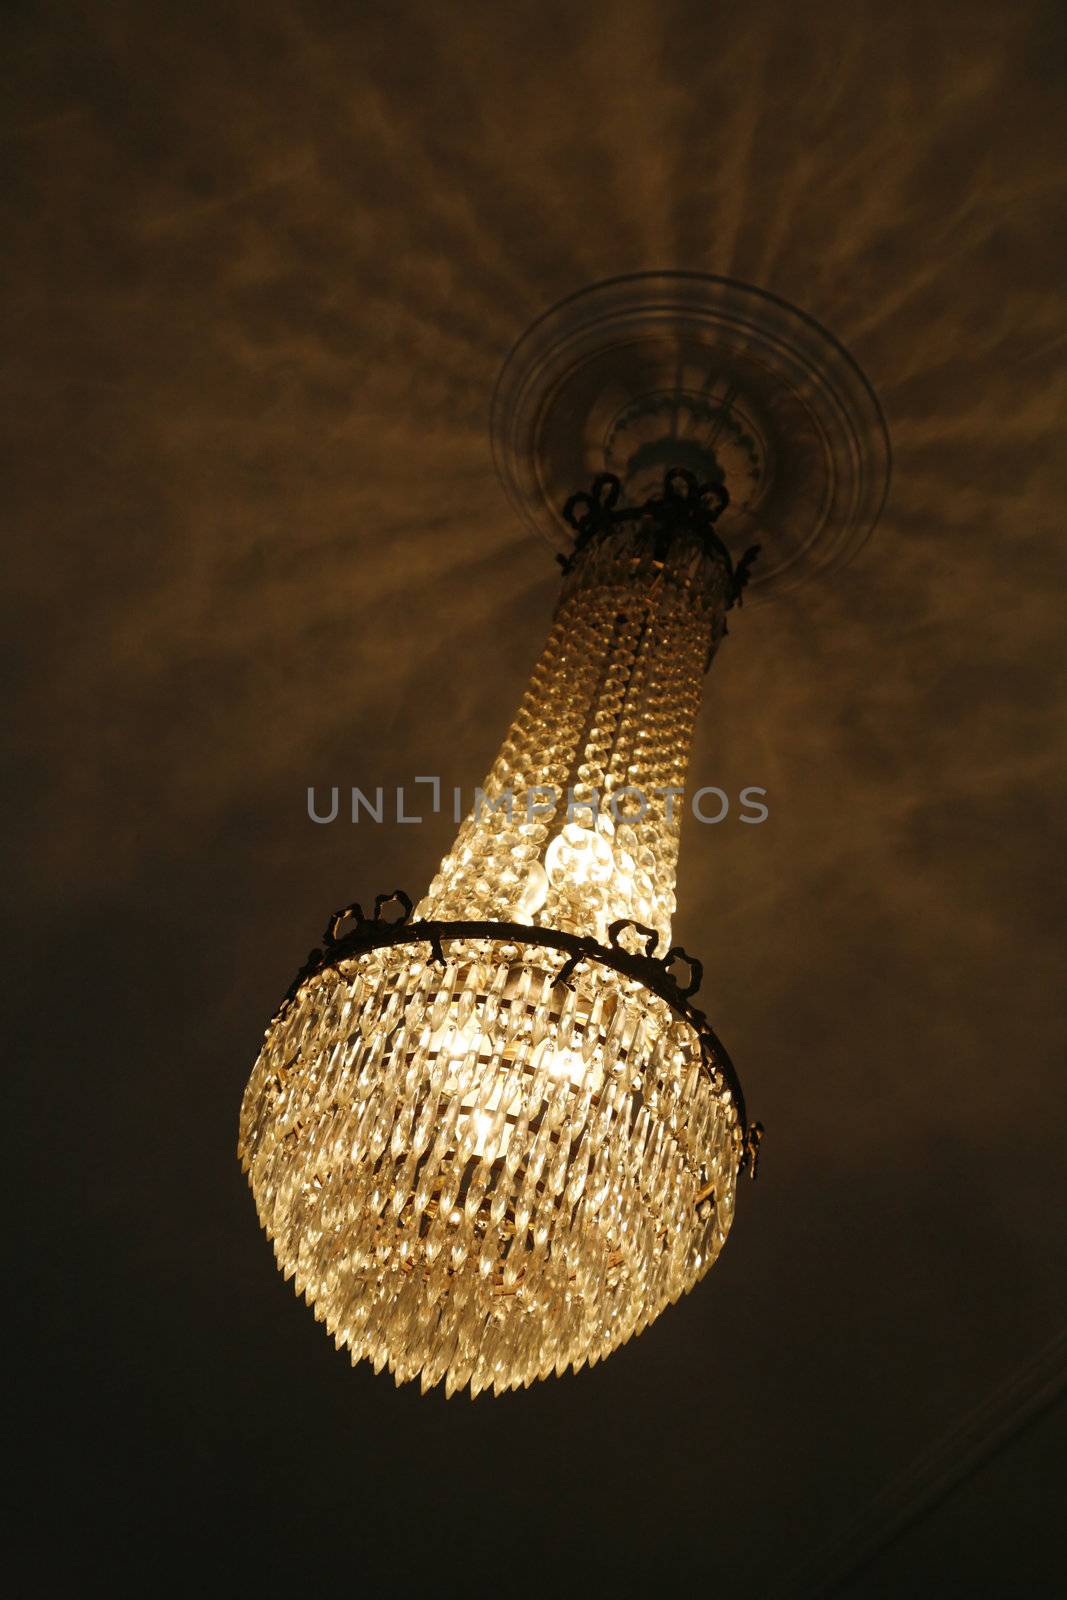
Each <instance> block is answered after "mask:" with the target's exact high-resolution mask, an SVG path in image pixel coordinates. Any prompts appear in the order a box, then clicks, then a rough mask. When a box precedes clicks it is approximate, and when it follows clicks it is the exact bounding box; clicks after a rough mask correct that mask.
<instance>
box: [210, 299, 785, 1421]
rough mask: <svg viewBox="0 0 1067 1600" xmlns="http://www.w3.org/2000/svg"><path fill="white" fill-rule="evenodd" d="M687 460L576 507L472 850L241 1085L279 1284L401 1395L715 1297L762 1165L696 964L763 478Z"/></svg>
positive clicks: (296, 1013)
mask: <svg viewBox="0 0 1067 1600" xmlns="http://www.w3.org/2000/svg"><path fill="white" fill-rule="evenodd" d="M609 287H613V286H609ZM660 331H662V330H660ZM507 371H508V369H507V368H506V369H505V373H507ZM505 387H506V386H505ZM519 387H520V388H521V385H520V386H519ZM557 387H558V385H557ZM499 393H500V391H498V400H499ZM528 398H529V397H528V395H527V399H528ZM523 404H526V401H525V400H524V401H523ZM520 409H521V408H520ZM542 414H543V408H542ZM499 415H500V413H499V410H498V416H499ZM642 426H643V427H644V426H645V425H644V424H642ZM646 432H647V428H646ZM720 432H721V430H720ZM612 437H613V438H615V439H616V440H617V439H618V429H616V430H615V432H614V434H613V435H612ZM661 443H662V448H663V449H667V448H669V446H670V440H669V439H665V440H664V441H661ZM690 444H691V445H692V446H693V447H692V448H691V449H689V451H688V459H689V460H690V461H691V462H692V461H697V463H698V464H704V465H706V466H707V467H708V468H709V469H710V470H709V471H708V474H707V476H705V477H703V478H701V477H698V476H697V474H696V473H695V472H694V471H693V470H691V468H690V467H686V466H673V467H670V468H669V469H668V470H667V471H666V473H665V474H662V475H661V480H660V487H659V490H658V492H655V493H650V494H649V495H648V496H647V497H646V498H643V499H641V500H640V501H639V502H638V503H636V504H626V503H624V496H623V493H622V487H623V486H622V484H621V482H620V478H619V477H618V476H617V475H615V474H613V473H610V472H600V473H598V475H597V476H596V478H595V480H594V482H593V485H592V488H591V490H590V491H589V492H588V493H579V494H575V495H572V496H571V498H570V499H569V500H568V501H567V502H566V505H565V506H563V508H562V515H563V521H564V524H565V525H566V526H567V527H568V528H569V530H570V534H571V541H570V544H569V546H568V547H567V549H566V552H565V553H563V554H561V556H560V564H561V566H562V567H563V572H564V581H563V590H562V594H561V598H560V602H559V606H558V609H557V612H556V616H555V620H554V623H553V626H552V629H551V632H550V634H549V637H548V641H547V643H546V645H545V648H544V651H543V653H542V655H541V658H540V660H539V662H538V663H537V665H536V667H535V668H534V671H533V674H532V677H531V679H530V682H529V686H528V688H527V691H526V694H525V696H524V698H523V700H522V703H521V705H520V707H519V709H518V711H517V713H516V716H515V719H514V721H513V722H512V725H511V727H510V729H509V730H508V733H507V736H506V737H505V739H504V742H503V744H502V746H501V748H500V752H499V754H498V756H497V758H496V760H495V762H494V763H493V766H492V768H491V770H490V772H489V774H488V776H487V778H486V780H485V783H484V785H483V788H482V790H480V791H477V793H476V803H475V806H474V808H473V810H472V811H471V813H470V815H469V816H468V817H467V819H466V821H465V822H464V823H463V824H462V826H461V828H460V830H459V833H458V835H457V837H456V840H455V842H454V844H453V846H452V849H451V850H450V851H449V853H448V855H446V856H445V858H444V860H443V861H442V863H441V866H440V868H439V870H438V872H437V874H436V876H435V877H434V879H433V881H432V883H431V884H430V886H429V889H428V891H427V893H426V894H425V896H424V897H423V898H422V900H421V901H420V902H419V903H418V905H417V906H415V907H412V904H411V902H410V900H409V899H408V898H407V896H406V895H404V894H402V893H401V892H399V891H396V892H394V893H393V894H391V895H388V894H387V895H381V896H379V898H378V901H377V902H376V904H375V909H374V914H373V916H372V917H366V916H364V913H363V911H362V909H361V907H360V906H358V905H355V906H350V907H346V908H345V909H344V910H343V911H341V912H338V913H336V914H335V915H334V916H333V917H331V919H330V922H329V924H328V925H327V929H326V932H325V935H324V940H323V944H322V947H321V948H319V949H317V950H315V951H313V952H312V953H311V956H310V957H309V960H308V962H307V964H306V966H305V967H304V969H303V970H302V972H301V973H300V974H299V975H298V977H297V979H296V980H295V982H294V984H293V986H292V988H291V989H290V992H289V994H288V996H287V997H286V1000H285V1002H284V1003H283V1005H282V1007H281V1009H280V1010H279V1012H278V1013H277V1015H276V1016H275V1018H274V1019H273V1021H272V1022H271V1024H270V1027H269V1028H268V1030H267V1033H266V1039H265V1042H264V1045H263V1049H262V1051H261V1053H260V1056H259V1058H258V1060H257V1062H256V1064H255V1067H254V1068H253V1071H252V1075H251V1078H250V1080H249V1083H248V1087H247V1089H246V1091H245V1095H244V1101H243V1104H242V1109H241V1120H240V1135H239V1146H238V1149H239V1155H240V1159H241V1161H242V1164H243V1166H244V1168H245V1170H246V1172H247V1173H248V1177H249V1181H250V1183H251V1187H252V1192H253V1195H254V1198H255V1202H256V1207H257V1211H258V1214H259V1218H260V1221H261V1223H262V1225H263V1227H264V1229H265V1230H266V1232H267V1234H268V1236H269V1237H270V1238H271V1239H272V1240H273V1242H274V1249H275V1254H276V1256H277V1259H278V1263H279V1265H280V1266H281V1268H282V1270H283V1272H284V1274H285V1276H286V1278H292V1279H293V1280H294V1282H295V1285H296V1289H297V1292H298V1293H300V1294H302V1295H304V1296H305V1298H306V1299H307V1301H308V1303H309V1304H310V1305H312V1306H313V1307H314V1310H315V1315H316V1317H317V1318H319V1319H320V1320H321V1321H323V1322H325V1324H326V1327H327V1329H328V1331H329V1332H330V1333H331V1334H332V1335H333V1337H334V1339H335V1341H336V1343H337V1345H338V1346H339V1347H341V1346H344V1347H347V1348H348V1350H349V1351H350V1352H351V1356H352V1360H353V1362H355V1361H357V1360H360V1359H366V1360H369V1361H370V1362H372V1363H373V1365H374V1367H375V1370H380V1369H381V1368H383V1367H388V1368H389V1370H390V1371H391V1372H392V1373H393V1375H394V1376H395V1378H396V1380H397V1382H398V1383H400V1382H405V1381H407V1380H410V1379H413V1378H415V1377H418V1378H419V1379H420V1381H421V1384H422V1387H423V1389H424V1390H426V1389H428V1388H430V1387H432V1386H433V1385H435V1384H438V1383H440V1382H442V1381H443V1383H444V1386H445V1392H446V1393H447V1394H452V1393H453V1392H454V1391H455V1390H457V1389H461V1388H464V1387H467V1386H469V1387H470V1391H471V1393H472V1395H473V1394H477V1393H478V1392H480V1391H482V1390H485V1389H492V1390H493V1391H494V1392H496V1393H499V1392H501V1391H502V1390H504V1389H508V1388H515V1387H519V1386H522V1385H528V1384H529V1383H531V1382H532V1381H533V1380H534V1379H536V1378H545V1377H547V1376H549V1375H550V1374H551V1373H557V1374H562V1373H563V1372H564V1371H565V1370H566V1369H567V1368H568V1367H570V1368H574V1369H575V1370H577V1369H579V1368H580V1367H582V1366H583V1365H585V1364H587V1363H588V1364H589V1365H592V1364H593V1363H595V1362H596V1361H598V1360H600V1359H601V1358H602V1357H604V1356H606V1355H609V1354H610V1353H611V1352H612V1351H613V1350H615V1349H616V1348H617V1347H618V1346H619V1345H620V1344H622V1343H623V1342H625V1341H626V1340H627V1339H629V1338H631V1337H632V1336H633V1335H634V1334H635V1333H639V1332H641V1331H642V1330H643V1329H644V1328H645V1327H647V1326H648V1324H649V1323H650V1322H652V1321H653V1320H654V1319H655V1318H656V1317H657V1316H658V1315H659V1314H660V1312H661V1311H663V1310H664V1308H665V1307H666V1306H667V1305H668V1304H670V1303H671V1302H673V1301H675V1300H677V1299H678V1297H679V1296H680V1295H681V1294H682V1293H684V1292H686V1291H687V1290H689V1289H690V1288H692V1287H693V1285H694V1284H695V1283H697V1282H698V1281H699V1279H700V1278H701V1277H702V1276H703V1275H704V1273H705V1272H706V1271H707V1270H708V1268H709V1267H710V1265H711V1264H712V1262H713V1261H714V1260H715V1258H716V1256H717V1255H718V1253H719V1251H720V1249H721V1248H722V1245H723V1243H724V1241H725V1239H726V1235H727V1233H728V1232H729V1229H730V1225H731V1222H732V1220H733V1214H734V1201H735V1191H736V1185H737V1180H738V1176H739V1174H740V1173H741V1172H742V1171H743V1170H745V1169H746V1168H747V1169H748V1170H749V1172H750V1173H752V1175H754V1173H755V1165H756V1156H757V1150H758V1142H759V1136H760V1133H761V1129H760V1126H759V1124H758V1123H757V1124H749V1123H748V1122H747V1120H746V1113H745V1106H744V1101H743V1098H742V1095H741V1091H740V1086H739V1084H738V1081H737V1077H736V1074H735V1072H734V1069H733V1067H732V1065H731V1063H730V1060H729V1058H728V1056H727V1055H726V1052H725V1051H724V1049H723V1048H722V1045H721V1044H720V1042H719V1040H718V1039H717V1037H716V1035H715V1033H714V1032H713V1030H712V1028H711V1026H710V1024H709V1023H708V1020H707V1018H706V1017H705V1016H704V1015H703V1013H702V1012H700V1011H698V1010H697V1009H696V1007H695V1006H694V1004H693V1001H692V998H691V996H692V994H693V993H694V992H695V990H696V989H697V987H698V986H699V983H700V978H701V970H700V963H699V962H698V961H696V960H695V959H693V958H691V957H689V956H688V955H687V954H686V953H685V952H684V951H682V950H680V949H679V948H678V947H675V946H672V944H671V919H672V916H673V913H674V910H675V882H676V870H677V861H678V839H679V825H680V807H679V805H678V803H677V802H678V797H680V796H681V794H682V792H683V789H684V783H685V775H686V769H687V765H688V761H689V751H690V743H691V739H692V734H693V726H694V721H695V718H696V714H697V710H698V707H699V703H700V694H701V685H702V681H703V677H704V674H705V672H706V670H707V668H708V666H709V665H710V662H711V659H712V657H713V656H714V654H715V651H716V649H717V648H718V646H719V643H720V642H721V640H722V638H723V635H724V633H725V631H726V617H727V613H728V612H729V611H730V610H731V608H732V607H733V606H735V605H736V604H737V603H738V602H739V601H740V600H741V597H742V592H743V590H744V588H745V585H746V583H747V581H748V577H749V569H750V566H751V564H752V562H753V561H754V560H755V558H756V555H757V549H756V548H755V547H749V548H748V549H747V550H746V551H745V553H744V555H743V556H742V557H741V559H740V560H736V561H735V559H734V558H733V557H732V556H731V554H730V551H729V549H728V547H727V544H726V543H725V542H724V540H723V538H722V537H721V536H720V534H719V532H718V529H717V525H718V523H719V520H720V518H722V516H723V513H724V512H725V511H726V509H727V507H728V506H729V505H730V503H731V496H732V494H733V490H732V489H731V487H729V481H728V480H729V477H730V476H733V475H735V473H734V472H730V473H728V472H727V471H726V470H725V469H724V468H723V467H722V465H721V464H720V463H719V461H718V458H717V456H716V455H715V447H714V441H712V442H705V443H704V444H703V445H701V446H700V449H702V450H703V451H704V455H703V458H702V462H701V458H699V457H698V455H697V446H696V445H695V444H693V441H692V440H691V441H690ZM771 447H772V446H770V445H769V446H768V448H771ZM635 454H636V455H637V456H638V460H639V467H640V471H641V472H642V473H643V474H647V465H648V461H649V460H650V459H652V458H654V456H655V454H656V451H655V450H653V449H651V448H650V447H649V441H648V439H645V440H644V442H643V444H639V445H638V446H636V447H635ZM679 454H680V455H683V456H684V455H686V451H684V450H679ZM743 456H744V451H743V450H742V451H741V453H740V454H738V451H737V450H736V449H735V450H733V451H732V453H731V454H730V460H731V462H733V463H734V467H735V468H736V465H737V463H739V462H740V461H741V460H742V458H743ZM742 470H743V473H744V474H745V478H746V482H747V483H748V492H749V495H750V498H751V497H752V480H751V467H750V466H745V467H744V468H743V469H742ZM646 481H647V479H646ZM390 904H393V905H395V906H398V907H399V915H394V916H393V917H392V918H390V917H389V916H388V915H387V911H388V908H389V906H390Z"/></svg>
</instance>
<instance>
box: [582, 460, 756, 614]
mask: <svg viewBox="0 0 1067 1600" xmlns="http://www.w3.org/2000/svg"><path fill="white" fill-rule="evenodd" d="M621 493H622V484H621V482H620V481H619V479H618V478H617V477H616V476H615V474H614V473H612V472H602V473H601V474H600V475H599V477H597V478H594V479H593V483H592V487H591V488H590V489H589V490H588V491H584V490H582V491H580V492H579V493H578V494H572V495H571V497H570V499H569V500H568V501H567V503H566V505H565V506H564V507H563V519H564V521H565V522H566V523H568V524H569V526H570V527H572V528H573V529H574V531H575V535H576V537H575V540H574V549H573V550H572V551H571V552H570V554H569V555H566V556H557V557H556V560H557V561H558V562H559V564H560V566H561V567H562V568H563V571H564V573H568V572H571V571H573V569H574V567H575V566H576V564H577V562H578V560H579V559H580V557H581V555H582V554H583V552H584V551H585V550H586V549H587V547H588V546H589V545H590V544H591V543H593V541H594V540H596V539H598V538H600V537H603V536H606V535H610V534H612V533H614V532H615V530H616V529H617V528H620V527H622V526H623V525H624V524H626V523H634V522H647V523H648V524H649V526H650V528H651V529H652V531H653V532H654V534H655V537H656V556H657V559H658V560H664V559H665V558H666V556H667V552H668V550H669V548H670V543H671V540H672V539H675V538H677V537H678V535H679V534H688V535H690V536H695V537H696V538H699V539H701V540H702V541H703V543H704V545H705V547H706V549H708V550H709V551H711V552H713V553H714V554H715V555H716V556H717V557H718V558H719V560H720V561H721V562H722V564H723V566H724V567H725V569H726V572H727V575H728V577H729V578H730V598H729V601H728V603H727V608H726V609H727V610H729V609H730V607H731V606H733V605H735V604H736V605H741V603H742V594H743V591H744V589H745V586H746V584H747V583H748V581H749V576H750V574H751V569H752V564H753V562H754V561H755V559H756V557H757V556H758V555H759V551H760V547H759V545H758V544H754V545H751V546H750V547H749V548H748V549H747V550H746V551H745V553H744V555H743V556H742V557H741V558H740V560H739V561H737V562H736V563H735V561H734V559H733V557H732V556H731V554H730V552H729V550H728V549H727V547H726V545H725V544H723V542H722V540H721V539H720V538H719V536H718V534H717V533H716V532H715V524H716V522H717V521H718V520H719V518H720V517H721V515H722V513H723V512H724V511H725V510H726V507H727V506H728V505H729V504H730V496H729V493H728V491H727V489H726V486H725V485H724V484H721V483H699V482H698V481H697V478H696V475H695V474H694V473H692V472H690V471H688V469H687V468H685V467H671V469H670V470H669V471H668V472H666V473H665V474H664V477H663V493H662V494H660V495H653V496H652V497H651V498H650V499H648V500H646V501H645V503H644V505H640V506H620V505H619V503H618V502H619V496H620V494H621Z"/></svg>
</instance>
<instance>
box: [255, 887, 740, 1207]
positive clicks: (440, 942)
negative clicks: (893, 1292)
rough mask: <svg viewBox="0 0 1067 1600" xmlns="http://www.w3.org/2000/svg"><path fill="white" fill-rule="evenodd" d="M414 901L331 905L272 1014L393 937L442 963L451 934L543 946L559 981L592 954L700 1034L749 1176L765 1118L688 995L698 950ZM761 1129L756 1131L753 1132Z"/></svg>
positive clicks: (699, 974) (652, 935)
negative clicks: (436, 908)
mask: <svg viewBox="0 0 1067 1600" xmlns="http://www.w3.org/2000/svg"><path fill="white" fill-rule="evenodd" d="M393 904H396V905H398V906H399V907H400V914H399V916H397V917H393V918H391V919H390V918H387V917H386V916H384V914H383V913H384V911H385V909H386V907H387V906H390V905H393ZM412 912H413V906H412V902H411V898H410V896H409V895H407V894H405V893H404V891H403V890H402V889H394V890H392V892H391V893H388V894H380V895H378V896H377V898H376V899H375V902H374V915H373V916H372V917H367V916H365V915H364V912H363V909H362V907H361V906H360V905H359V904H358V902H353V904H352V905H350V906H344V907H342V909H341V910H340V911H335V912H333V914H332V915H331V916H330V919H329V921H328V922H327V924H326V928H325V931H324V933H323V937H322V945H321V947H318V948H316V949H314V950H312V951H311V952H310V953H309V955H308V958H307V961H306V962H305V963H304V965H303V967H301V969H300V971H299V972H298V973H297V975H296V977H295V978H294V979H293V981H292V983H291V984H290V985H289V988H288V990H287V992H286V995H285V998H284V1000H283V1001H282V1004H281V1005H280V1007H279V1008H278V1011H277V1013H276V1015H275V1021H277V1020H278V1018H279V1017H281V1016H283V1015H284V1013H285V1012H286V1011H287V1009H288V1008H289V1005H290V1004H291V1003H292V1001H293V1000H294V998H295V997H296V994H297V992H298V990H299V989H300V988H301V986H302V985H303V984H304V983H306V982H307V980H308V979H309V978H313V977H316V976H317V975H318V974H319V973H322V972H326V971H328V970H331V969H336V967H337V965H338V963H339V962H341V961H344V960H347V959H350V958H353V957H357V956H361V955H365V954H367V952H368V951H370V950H377V949H381V948H382V947H384V946H388V945H395V944H423V943H425V944H428V945H429V947H430V955H431V959H432V960H434V961H440V962H442V963H443V962H444V961H445V960H446V957H445V953H444V941H445V940H446V939H447V940H452V939H490V940H493V941H495V942H497V943H500V944H517V945H529V946H532V947H537V946H540V947H541V948H543V949H550V950H562V951H563V952H564V953H565V954H566V956H567V960H566V961H565V962H564V964H563V966H562V968H561V970H560V972H559V974H558V975H557V977H556V983H557V984H564V985H569V983H570V979H571V978H572V977H573V975H574V972H575V970H576V969H577V967H578V966H579V965H580V963H581V962H583V961H592V962H596V963H599V965H601V966H605V967H611V968H612V969H613V970H614V971H615V972H619V973H621V974H622V975H623V976H624V977H627V978H633V979H636V981H637V982H639V983H641V984H643V985H644V986H645V988H647V989H650V990H651V991H652V993H653V994H656V995H658V996H659V998H660V999H661V1000H664V1001H666V1003H667V1005H669V1006H670V1008H671V1010H672V1011H673V1012H674V1013H675V1015H676V1016H678V1017H680V1018H681V1019H682V1020H683V1021H685V1022H688V1023H689V1025H690V1027H692V1028H693V1029H694V1031H695V1032H696V1034H697V1037H698V1038H699V1040H700V1047H701V1052H702V1055H703V1057H704V1062H705V1065H706V1067H707V1068H708V1070H709V1071H715V1072H718V1073H721V1075H722V1077H723V1079H724V1080H725V1082H726V1085H727V1087H728V1088H729V1090H730V1093H731V1095H732V1097H733V1101H734V1105H735V1106H736V1107H737V1115H738V1120H739V1122H740V1126H741V1133H742V1138H743V1140H744V1144H743V1150H742V1158H741V1165H742V1170H744V1169H745V1168H746V1167H747V1170H748V1171H749V1172H750V1174H751V1175H752V1176H753V1177H754V1176H755V1163H756V1158H757V1152H758V1148H759V1140H760V1137H761V1136H762V1133H763V1128H762V1125H761V1124H760V1123H758V1122H754V1123H752V1124H751V1125H749V1124H748V1122H747V1120H746V1115H745V1098H744V1095H743V1093H742V1091H741V1084H740V1082H739V1080H738V1076H737V1072H736V1070H735V1068H734V1065H733V1062H732V1061H731V1060H730V1057H729V1055H728V1054H727V1052H726V1049H725V1047H724V1045H723V1043H722V1041H721V1040H720V1038H719V1037H718V1035H717V1034H716V1032H715V1030H714V1029H713V1028H712V1026H711V1023H710V1022H709V1021H708V1019H707V1017H706V1016H705V1014H704V1012H703V1011H700V1010H698V1009H697V1008H696V1006H694V1005H693V1004H692V1003H691V999H690V997H691V996H692V995H693V994H695V993H696V991H697V990H698V989H699V987H700V983H701V979H702V978H703V975H704V969H703V966H702V964H701V963H700V962H699V961H698V960H697V959H696V957H695V956H691V955H689V953H688V952H687V951H686V950H684V949H683V948H682V946H681V945H672V946H671V948H670V949H669V950H668V951H667V953H666V955H664V956H656V955H654V954H653V952H654V950H655V948H656V942H657V940H658V938H659V935H658V934H657V932H656V930H655V929H654V928H648V927H645V926H644V924H643V923H638V922H629V921H627V920H625V919H620V920H619V921H617V922H613V923H612V924H611V927H610V928H609V929H608V939H609V941H610V943H609V944H608V945H602V944H598V942H597V941H596V940H595V939H591V938H587V937H584V936H582V935H580V934H576V933H566V932H564V931H563V930H562V929H561V928H535V927H533V926H530V925H529V924H526V923H521V922H481V921H471V922H462V921H456V922H441V921H428V922H421V921H420V922H413V921H412V920H411V918H412ZM627 928H630V929H632V930H633V931H634V932H636V933H637V934H638V935H639V936H640V937H641V938H643V939H644V942H645V948H644V951H643V952H641V953H639V954H637V953H635V952H633V951H632V950H627V949H626V947H625V946H624V945H623V944H622V943H621V936H622V934H623V933H624V931H625V930H626V929H627ZM675 961H684V962H685V963H686V965H687V966H688V968H689V976H688V980H687V981H686V983H685V984H684V985H683V984H680V983H679V982H678V980H677V978H676V977H675V975H674V973H673V971H672V970H671V969H672V967H673V965H674V963H675ZM757 1130H758V1131H757Z"/></svg>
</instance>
